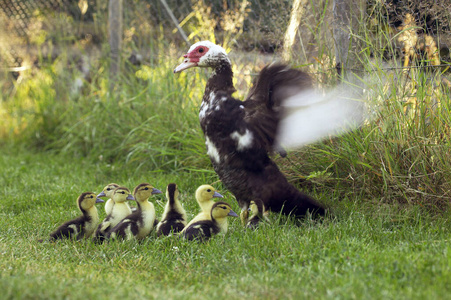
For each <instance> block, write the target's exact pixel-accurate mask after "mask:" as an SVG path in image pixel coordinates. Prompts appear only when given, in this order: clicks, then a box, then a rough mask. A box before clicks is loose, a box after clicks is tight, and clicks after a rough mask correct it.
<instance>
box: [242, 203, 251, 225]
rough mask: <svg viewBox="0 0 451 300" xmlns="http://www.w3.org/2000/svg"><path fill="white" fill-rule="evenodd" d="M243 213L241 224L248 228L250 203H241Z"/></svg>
mask: <svg viewBox="0 0 451 300" xmlns="http://www.w3.org/2000/svg"><path fill="white" fill-rule="evenodd" d="M240 204H241V205H240V206H241V213H240V219H241V224H243V226H246V224H247V220H248V219H249V203H246V202H241V203H240Z"/></svg>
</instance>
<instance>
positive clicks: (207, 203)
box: [185, 184, 224, 228]
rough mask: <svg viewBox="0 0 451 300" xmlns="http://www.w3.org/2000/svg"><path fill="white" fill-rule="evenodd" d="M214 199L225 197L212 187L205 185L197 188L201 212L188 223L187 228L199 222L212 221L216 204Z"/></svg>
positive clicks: (197, 198)
mask: <svg viewBox="0 0 451 300" xmlns="http://www.w3.org/2000/svg"><path fill="white" fill-rule="evenodd" d="M213 198H224V197H223V196H222V195H221V194H220V193H218V192H216V190H215V188H214V187H212V186H211V185H208V184H204V185H201V186H200V187H198V188H197V190H196V200H197V203H198V204H199V206H200V209H201V211H200V213H198V214H197V215H196V216H195V217H194V218H193V219H192V220H191V221H190V222H189V223H188V225H186V226H185V228H187V227H188V226H189V225H191V224H193V223H195V222H197V221H199V220H210V218H211V208H212V207H213V205H214V204H215V201H213Z"/></svg>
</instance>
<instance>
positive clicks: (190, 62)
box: [174, 45, 209, 73]
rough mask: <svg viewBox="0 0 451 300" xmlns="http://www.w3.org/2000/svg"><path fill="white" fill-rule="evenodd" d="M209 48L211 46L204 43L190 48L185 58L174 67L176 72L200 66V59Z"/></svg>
mask: <svg viewBox="0 0 451 300" xmlns="http://www.w3.org/2000/svg"><path fill="white" fill-rule="evenodd" d="M208 50H209V48H208V47H207V46H203V45H199V46H196V47H195V48H194V49H192V50H191V49H190V51H188V53H187V54H185V55H183V57H184V58H185V59H184V60H183V62H182V63H181V64H180V65H178V66H177V67H176V68H175V69H174V73H178V72H181V71H183V70H186V69H189V68H192V67H197V66H199V62H200V59H201V58H202V56H204V55H205V54H206V53H207V52H208Z"/></svg>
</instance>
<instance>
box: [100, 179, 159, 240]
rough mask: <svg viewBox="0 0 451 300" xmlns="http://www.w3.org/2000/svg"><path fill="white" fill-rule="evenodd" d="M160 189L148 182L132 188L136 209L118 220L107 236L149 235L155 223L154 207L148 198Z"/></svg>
mask: <svg viewBox="0 0 451 300" xmlns="http://www.w3.org/2000/svg"><path fill="white" fill-rule="evenodd" d="M155 194H161V191H160V190H158V189H156V188H154V187H153V186H151V185H150V184H148V183H141V184H139V185H137V186H136V187H135V189H134V190H133V195H134V197H135V200H136V203H137V204H138V209H137V211H135V212H134V213H132V214H131V215H129V216H128V217H126V218H125V219H123V220H122V221H120V222H119V224H117V225H116V226H114V228H113V229H111V231H110V232H109V233H108V237H110V238H116V237H121V238H123V239H126V240H131V239H134V238H135V239H138V240H141V239H143V238H145V237H146V236H148V235H149V233H150V231H151V230H152V228H153V227H154V224H155V207H154V205H153V203H151V202H149V201H148V199H149V198H150V196H151V195H155Z"/></svg>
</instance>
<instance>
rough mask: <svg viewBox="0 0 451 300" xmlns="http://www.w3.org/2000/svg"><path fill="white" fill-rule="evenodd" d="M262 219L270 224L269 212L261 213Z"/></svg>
mask: <svg viewBox="0 0 451 300" xmlns="http://www.w3.org/2000/svg"><path fill="white" fill-rule="evenodd" d="M263 218H264V219H265V221H266V222H268V223H271V221H270V220H269V210H265V211H264V212H263Z"/></svg>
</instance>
